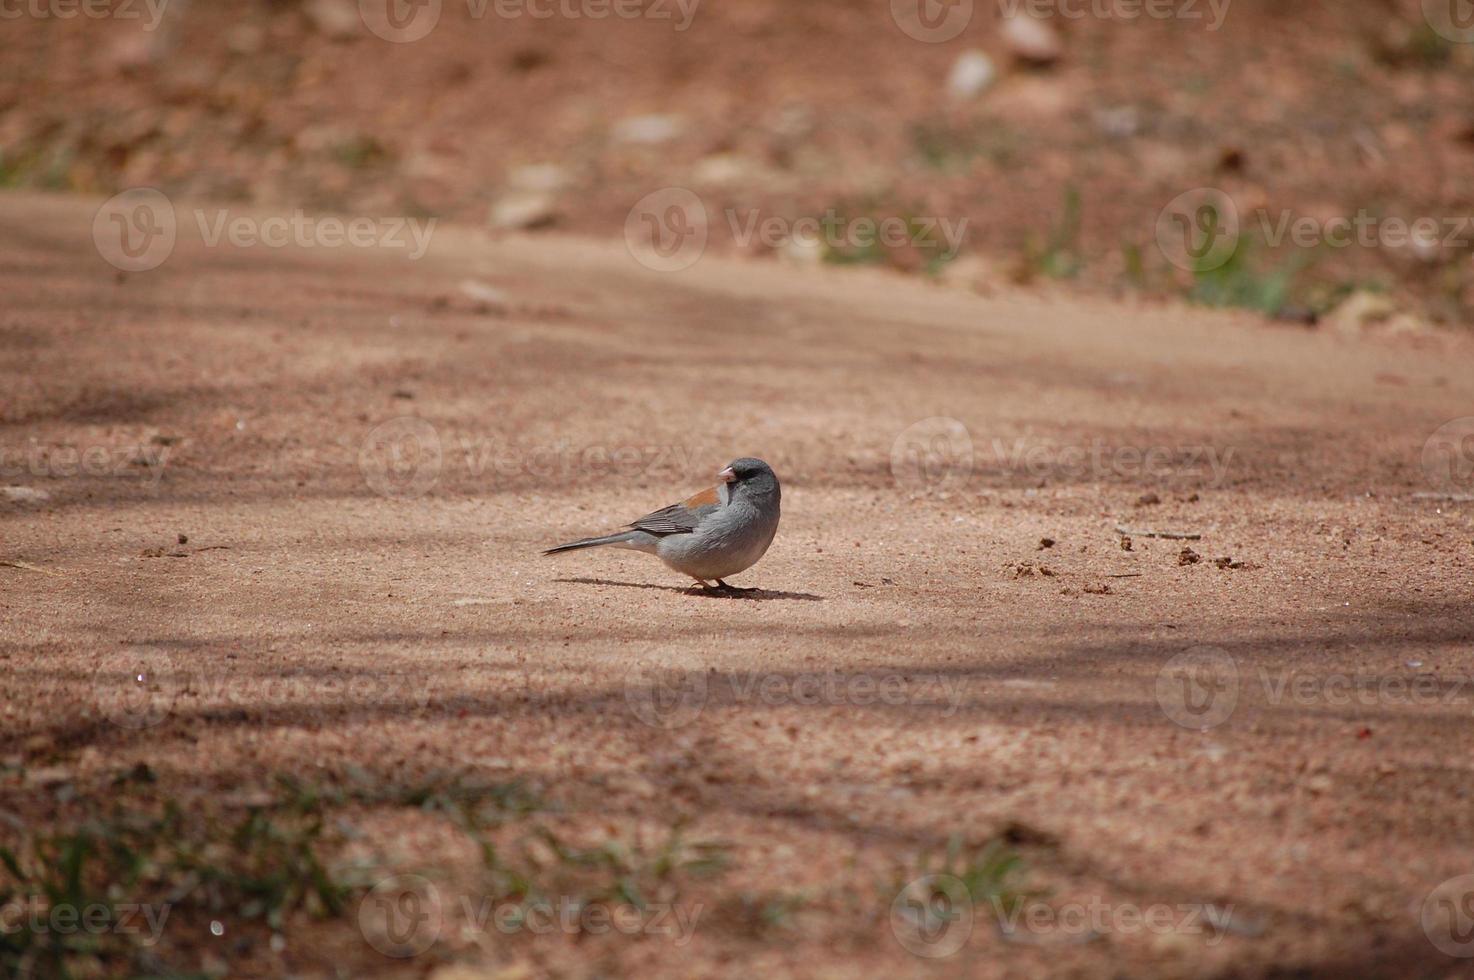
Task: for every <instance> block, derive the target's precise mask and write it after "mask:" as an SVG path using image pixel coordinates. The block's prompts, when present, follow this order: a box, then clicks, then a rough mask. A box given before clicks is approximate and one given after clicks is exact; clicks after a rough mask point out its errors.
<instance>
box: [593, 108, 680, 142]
mask: <svg viewBox="0 0 1474 980" xmlns="http://www.w3.org/2000/svg"><path fill="white" fill-rule="evenodd" d="M682 128H683V124H682V121H681V117H679V116H667V115H655V116H632V117H630V118H629V119H621V120H620V121H619V122H617V123H615V124H614V130H613V133H612V134H611V135H613V137H614V139H615V141H616V142H618V143H645V144H656V143H668V142H670V141H671V140H673V139H675V138H676V137H677V136H679V135H680V134H681V130H682Z"/></svg>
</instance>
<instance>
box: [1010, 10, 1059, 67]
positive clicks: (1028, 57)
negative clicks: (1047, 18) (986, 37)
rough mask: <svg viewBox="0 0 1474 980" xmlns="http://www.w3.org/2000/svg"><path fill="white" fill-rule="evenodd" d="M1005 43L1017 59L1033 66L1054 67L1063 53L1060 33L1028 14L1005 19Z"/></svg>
mask: <svg viewBox="0 0 1474 980" xmlns="http://www.w3.org/2000/svg"><path fill="white" fill-rule="evenodd" d="M1003 43H1004V44H1006V45H1008V50H1009V51H1010V52H1011V53H1012V54H1013V56H1014V57H1015V58H1017V59H1018V60H1020V61H1023V62H1027V63H1029V64H1031V65H1052V64H1054V63H1055V62H1056V61H1058V60H1059V58H1060V55H1061V54H1062V53H1063V47H1062V45H1061V44H1060V40H1059V33H1058V32H1057V31H1056V30H1055V29H1054V28H1053V27H1052V26H1050V25H1049V24H1047V23H1045V22H1044V21H1042V20H1039V19H1038V18H1037V17H1030V16H1028V15H1026V14H1018V15H1016V16H1013V17H1005V18H1004V20H1003Z"/></svg>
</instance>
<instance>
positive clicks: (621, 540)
mask: <svg viewBox="0 0 1474 980" xmlns="http://www.w3.org/2000/svg"><path fill="white" fill-rule="evenodd" d="M639 533H640V532H639V531H621V532H620V533H619V534H606V535H604V536H603V537H602V538H584V539H583V540H581V541H570V542H569V543H568V544H560V545H558V547H556V548H549V549H548V550H547V551H544V552H543V554H545V555H556V554H559V553H561V552H564V551H578V550H579V549H580V548H597V547H599V546H601V545H606V544H629V543H630V542H631V541H633V540H635V537H636V536H637V535H639Z"/></svg>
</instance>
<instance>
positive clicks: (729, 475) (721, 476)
mask: <svg viewBox="0 0 1474 980" xmlns="http://www.w3.org/2000/svg"><path fill="white" fill-rule="evenodd" d="M717 479H718V480H721V481H722V482H723V483H731V482H732V481H733V480H735V479H737V474H736V473H733V472H732V467H730V466H729V467H727V468H726V469H724V470H722V471H721V472H720V473H718V474H717Z"/></svg>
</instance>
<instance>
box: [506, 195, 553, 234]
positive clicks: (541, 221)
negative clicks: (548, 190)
mask: <svg viewBox="0 0 1474 980" xmlns="http://www.w3.org/2000/svg"><path fill="white" fill-rule="evenodd" d="M557 218H558V212H557V207H556V205H555V204H554V203H553V199H552V197H551V196H549V195H547V194H535V193H533V194H512V195H509V196H507V197H504V198H502V199H501V200H500V201H497V202H496V204H495V205H493V206H492V209H491V223H492V224H493V225H494V226H496V227H497V228H508V229H530V228H546V227H547V226H548V225H551V224H553V223H554V222H555V221H556V220H557Z"/></svg>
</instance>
